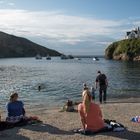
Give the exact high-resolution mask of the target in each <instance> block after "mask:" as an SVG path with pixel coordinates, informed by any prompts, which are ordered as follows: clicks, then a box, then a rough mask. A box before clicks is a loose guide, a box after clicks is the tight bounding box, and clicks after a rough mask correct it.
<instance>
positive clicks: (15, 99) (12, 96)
mask: <svg viewBox="0 0 140 140" xmlns="http://www.w3.org/2000/svg"><path fill="white" fill-rule="evenodd" d="M17 99H18V94H17V93H16V92H14V93H12V94H11V95H10V101H11V102H15V101H17Z"/></svg>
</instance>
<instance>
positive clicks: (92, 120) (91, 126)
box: [78, 103, 104, 132]
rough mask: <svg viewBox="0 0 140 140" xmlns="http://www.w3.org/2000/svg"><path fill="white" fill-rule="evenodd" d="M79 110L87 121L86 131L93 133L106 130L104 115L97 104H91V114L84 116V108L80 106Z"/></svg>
mask: <svg viewBox="0 0 140 140" xmlns="http://www.w3.org/2000/svg"><path fill="white" fill-rule="evenodd" d="M78 110H79V112H80V114H81V116H83V117H85V119H86V129H87V130H91V131H94V132H95V131H98V130H100V129H102V128H104V121H103V119H102V113H101V110H100V107H99V106H98V105H97V104H95V103H90V107H89V112H88V113H87V115H86V116H85V114H84V106H83V104H80V105H79V106H78Z"/></svg>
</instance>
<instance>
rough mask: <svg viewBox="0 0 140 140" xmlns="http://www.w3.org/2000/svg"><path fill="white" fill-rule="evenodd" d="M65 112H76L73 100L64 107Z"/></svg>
mask: <svg viewBox="0 0 140 140" xmlns="http://www.w3.org/2000/svg"><path fill="white" fill-rule="evenodd" d="M63 111H67V112H74V111H75V109H74V104H73V102H72V101H71V100H68V101H67V102H66V104H65V105H64V107H63Z"/></svg>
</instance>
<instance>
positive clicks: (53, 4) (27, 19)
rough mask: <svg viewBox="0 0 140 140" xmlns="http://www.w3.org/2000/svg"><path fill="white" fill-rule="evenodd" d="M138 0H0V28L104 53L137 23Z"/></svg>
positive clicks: (69, 49) (67, 48) (56, 45)
mask: <svg viewBox="0 0 140 140" xmlns="http://www.w3.org/2000/svg"><path fill="white" fill-rule="evenodd" d="M139 6H140V1H139V0H0V9H1V10H0V30H2V31H6V32H8V33H12V34H15V35H20V36H23V37H28V38H30V39H32V40H33V41H35V42H37V43H41V44H43V45H45V46H47V47H51V48H53V49H57V50H59V51H62V52H66V53H72V54H84V53H85V54H103V52H104V49H105V48H106V47H107V45H108V44H109V43H111V42H112V41H114V40H118V39H122V38H124V36H125V32H126V31H127V30H131V29H133V28H135V27H137V26H140V10H139Z"/></svg>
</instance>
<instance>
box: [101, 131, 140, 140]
mask: <svg viewBox="0 0 140 140" xmlns="http://www.w3.org/2000/svg"><path fill="white" fill-rule="evenodd" d="M102 134H103V135H106V136H112V137H116V138H120V139H126V140H140V132H133V131H129V130H125V131H122V132H106V133H102Z"/></svg>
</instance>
